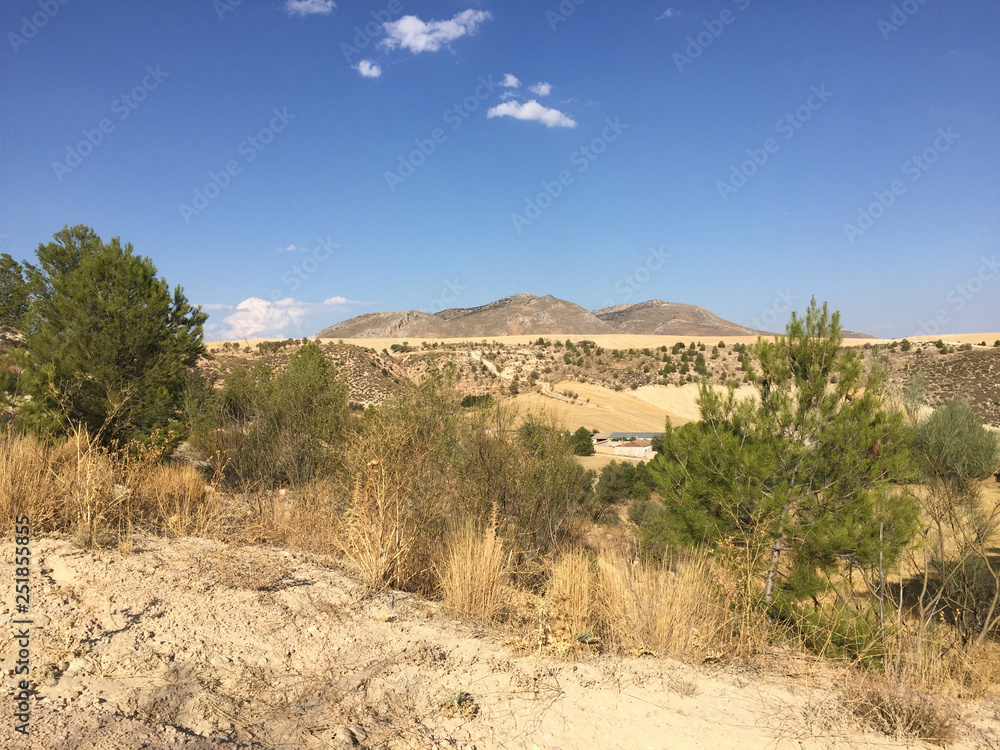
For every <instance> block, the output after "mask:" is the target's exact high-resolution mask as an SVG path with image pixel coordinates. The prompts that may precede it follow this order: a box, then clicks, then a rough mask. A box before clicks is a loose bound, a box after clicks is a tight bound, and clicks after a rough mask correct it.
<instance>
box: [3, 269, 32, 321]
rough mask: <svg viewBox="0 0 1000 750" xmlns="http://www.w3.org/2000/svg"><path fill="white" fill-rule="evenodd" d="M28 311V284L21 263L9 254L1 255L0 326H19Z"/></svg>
mask: <svg viewBox="0 0 1000 750" xmlns="http://www.w3.org/2000/svg"><path fill="white" fill-rule="evenodd" d="M27 311H28V285H27V284H26V283H25V281H24V275H23V269H22V268H21V264H20V263H18V262H17V261H16V260H14V259H13V258H12V257H10V255H9V254H7V253H3V254H2V255H0V326H11V327H12V328H18V327H19V326H20V325H21V319H22V318H23V317H24V314H25V313H26V312H27Z"/></svg>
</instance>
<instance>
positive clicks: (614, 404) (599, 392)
mask: <svg viewBox="0 0 1000 750" xmlns="http://www.w3.org/2000/svg"><path fill="white" fill-rule="evenodd" d="M647 388H651V389H655V390H662V391H665V392H670V391H675V390H677V391H679V390H681V389H680V388H676V387H673V386H647ZM642 390H644V389H643V388H639V389H638V390H634V391H633V390H622V391H614V390H611V389H610V388H605V387H604V386H600V385H594V384H593V383H578V382H575V381H570V380H566V381H563V382H561V383H556V384H555V385H553V386H552V387H551V389H550V392H548V393H537V392H532V393H523V394H520V395H519V396H517V403H518V405H519V406H522V407H523V411H524V412H533V413H536V414H537V413H539V412H542V413H545V414H549V415H551V416H553V417H554V418H555V419H556V420H557V421H558V422H559V423H560V424H561V425H562V426H563V427H565V428H566V429H574V430H575V429H576V428H578V427H586V428H587V429H589V430H598V431H600V432H629V431H634V432H663V427H664V425H665V424H666V421H667V418H668V417H669V418H670V420H671V421H672V422H673V423H674V424H675V425H680V424H685V423H687V422H690V421H692V419H693V418H697V411H696V412H695V416H694V417H693V418H689V417H685V416H682V414H680V413H678V412H676V411H673V410H672V408H671V407H670V398H669V396H668V395H664V396H663V397H662V400H661V402H659V403H658V402H656V401H654V400H652V399H650V398H643V397H641V396H640V395H639V392H640V391H642ZM563 391H570V392H572V393H576V394H578V395H579V398H577V399H575V400H571V399H568V398H566V397H565V396H563V395H562V393H563ZM588 399H589V401H588Z"/></svg>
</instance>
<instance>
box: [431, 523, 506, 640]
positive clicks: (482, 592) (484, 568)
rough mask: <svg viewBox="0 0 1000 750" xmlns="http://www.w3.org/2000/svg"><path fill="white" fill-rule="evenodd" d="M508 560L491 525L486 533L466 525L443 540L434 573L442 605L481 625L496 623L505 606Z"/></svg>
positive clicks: (473, 526)
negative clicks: (436, 576)
mask: <svg viewBox="0 0 1000 750" xmlns="http://www.w3.org/2000/svg"><path fill="white" fill-rule="evenodd" d="M508 561H509V557H508V555H507V553H506V552H505V551H504V545H503V541H502V540H501V539H500V538H499V537H498V536H497V534H496V530H495V529H494V528H493V527H492V526H491V527H490V528H488V529H486V530H485V531H481V530H479V529H478V528H477V527H476V525H475V524H473V523H471V522H466V523H464V524H462V525H460V526H459V527H458V529H457V530H455V531H454V532H452V533H451V534H450V535H449V536H448V538H447V541H446V545H445V552H444V560H443V562H442V563H441V564H440V567H439V569H438V571H437V574H438V580H439V582H440V587H441V594H442V597H443V598H444V603H445V605H446V606H447V607H448V608H449V609H451V610H452V611H453V612H456V613H458V614H462V615H465V616H467V617H471V618H473V619H475V620H479V621H481V622H487V623H492V622H495V621H496V619H497V617H498V616H499V614H500V612H501V609H502V608H503V604H504V600H505V597H504V593H503V592H504V583H505V581H506V579H507V576H508Z"/></svg>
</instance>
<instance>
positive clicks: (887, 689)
mask: <svg viewBox="0 0 1000 750" xmlns="http://www.w3.org/2000/svg"><path fill="white" fill-rule="evenodd" d="M843 699H844V702H845V703H846V705H847V707H848V709H849V710H850V711H851V712H852V713H853V714H854V715H855V716H857V717H858V718H860V719H861V720H862V721H864V722H865V723H866V724H868V725H869V726H870V727H871V728H872V729H875V730H876V731H879V732H883V733H884V734H887V735H889V736H890V737H895V738H897V739H914V740H926V741H928V742H932V743H934V744H937V745H947V744H949V743H951V742H954V741H955V740H956V739H958V736H959V727H960V725H961V715H960V713H959V711H958V707H957V706H956V705H955V704H953V703H952V702H950V701H948V700H946V699H945V698H943V697H941V696H940V695H932V694H931V693H928V692H926V691H925V690H921V689H918V688H914V687H911V686H909V685H907V684H906V683H898V682H895V681H893V680H886V679H873V678H871V677H858V678H856V679H854V680H851V681H849V682H848V683H847V685H846V686H845V687H844V689H843Z"/></svg>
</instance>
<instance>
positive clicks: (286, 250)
mask: <svg viewBox="0 0 1000 750" xmlns="http://www.w3.org/2000/svg"><path fill="white" fill-rule="evenodd" d="M297 250H299V248H298V247H297V246H295V245H289V246H288V247H279V248H278V252H279V253H294V252H296V251H297Z"/></svg>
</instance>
